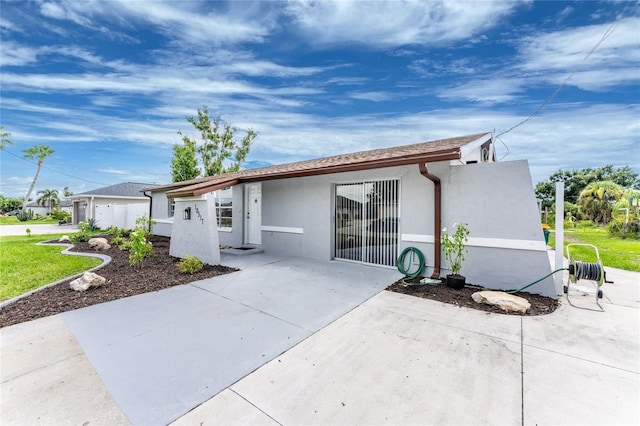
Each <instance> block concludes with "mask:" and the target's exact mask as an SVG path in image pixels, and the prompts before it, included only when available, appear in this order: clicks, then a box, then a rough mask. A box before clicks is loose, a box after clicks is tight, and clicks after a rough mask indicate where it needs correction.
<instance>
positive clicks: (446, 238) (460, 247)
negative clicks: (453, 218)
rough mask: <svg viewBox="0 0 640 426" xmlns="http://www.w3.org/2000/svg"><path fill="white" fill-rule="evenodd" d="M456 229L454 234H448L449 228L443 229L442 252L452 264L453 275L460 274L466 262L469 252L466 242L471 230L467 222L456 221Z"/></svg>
mask: <svg viewBox="0 0 640 426" xmlns="http://www.w3.org/2000/svg"><path fill="white" fill-rule="evenodd" d="M453 227H454V228H455V229H456V231H455V232H454V233H453V235H449V234H447V228H444V229H443V230H442V238H441V242H442V252H443V253H444V257H446V258H447V260H448V261H449V263H450V264H451V272H452V273H453V275H459V274H460V269H462V262H464V259H465V258H464V255H465V254H467V253H468V252H469V250H468V249H467V247H466V243H467V241H468V239H469V230H468V229H467V224H466V223H454V224H453Z"/></svg>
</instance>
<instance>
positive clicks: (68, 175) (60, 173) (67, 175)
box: [1, 148, 109, 186]
mask: <svg viewBox="0 0 640 426" xmlns="http://www.w3.org/2000/svg"><path fill="white" fill-rule="evenodd" d="M1 152H3V153H7V154H9V155H12V156H14V157H16V158H19V159H21V160H22V161H26V162H27V163H29V164H33V165H34V166H38V163H36V162H33V161H30V160H27V159H26V158H24V157H21V156H20V155H18V154H14V153H13V152H11V151H9V150H7V149H6V148H4V149H3V150H2V151H1ZM42 168H43V169H47V170H49V171H51V172H53V173H57V174H59V175H63V176H66V177H70V178H72V179H76V180H81V181H84V182H89V183H95V184H98V185H103V186H108V185H109V184H107V183H102V182H96V181H94V180H89V179H83V178H81V177H77V176H73V175H70V174H67V173H64V172H61V171H59V170H56V169H54V168H51V167H49V166H45V165H44V164H43V165H42Z"/></svg>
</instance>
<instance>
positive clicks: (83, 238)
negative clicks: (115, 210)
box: [69, 222, 91, 243]
mask: <svg viewBox="0 0 640 426" xmlns="http://www.w3.org/2000/svg"><path fill="white" fill-rule="evenodd" d="M78 229H79V231H78V232H76V233H75V234H72V235H71V236H70V237H69V239H70V240H71V242H72V243H82V242H87V241H89V240H90V239H91V224H90V223H89V222H80V223H78Z"/></svg>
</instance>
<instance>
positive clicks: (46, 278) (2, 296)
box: [0, 234, 101, 300]
mask: <svg viewBox="0 0 640 426" xmlns="http://www.w3.org/2000/svg"><path fill="white" fill-rule="evenodd" d="M61 236H62V234H58V235H33V236H31V237H28V236H26V235H25V236H19V237H0V300H7V299H10V298H12V297H15V296H18V295H20V294H23V293H26V292H28V291H31V290H33V289H36V288H39V287H42V286H43V285H46V284H49V283H52V282H55V281H57V280H60V279H62V278H65V277H68V276H71V275H74V274H77V273H80V272H82V271H86V270H88V269H91V268H93V267H95V266H98V265H99V264H100V262H101V261H100V259H95V258H91V257H80V256H67V255H63V254H60V252H61V251H62V250H64V247H61V246H50V247H48V246H38V245H36V243H38V242H40V241H47V240H52V239H57V238H60V237H61Z"/></svg>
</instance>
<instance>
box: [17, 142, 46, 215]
mask: <svg viewBox="0 0 640 426" xmlns="http://www.w3.org/2000/svg"><path fill="white" fill-rule="evenodd" d="M53 153H54V151H53V150H52V149H51V148H49V147H48V146H46V145H36V146H32V147H31V148H29V149H25V150H24V158H26V159H27V160H33V159H34V158H37V159H38V170H37V171H36V175H35V177H34V178H33V182H31V186H30V187H29V192H27V196H26V197H24V202H23V203H22V210H25V209H26V207H27V203H28V202H29V196H30V195H31V192H32V191H33V187H34V186H36V181H37V180H38V175H39V174H40V169H41V168H42V162H43V161H44V159H45V158H47V157H48V156H50V155H51V154H53Z"/></svg>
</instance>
